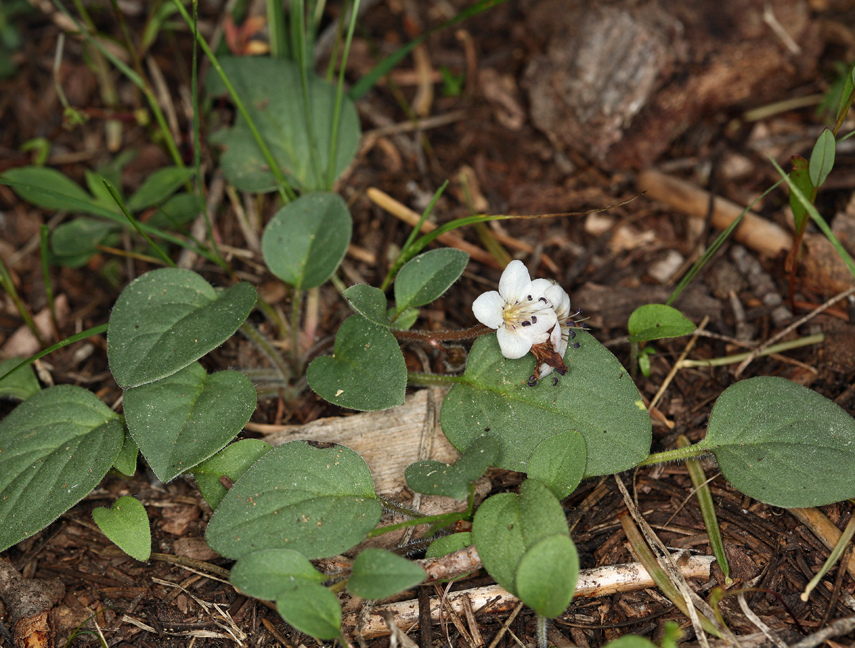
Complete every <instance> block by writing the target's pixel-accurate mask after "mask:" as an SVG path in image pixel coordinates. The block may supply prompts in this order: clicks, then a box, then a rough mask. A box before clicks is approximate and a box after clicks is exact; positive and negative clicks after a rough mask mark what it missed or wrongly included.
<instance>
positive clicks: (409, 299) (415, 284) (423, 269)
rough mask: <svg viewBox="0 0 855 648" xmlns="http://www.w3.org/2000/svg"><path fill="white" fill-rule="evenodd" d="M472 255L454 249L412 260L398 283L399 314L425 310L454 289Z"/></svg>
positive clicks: (441, 249) (396, 284)
mask: <svg viewBox="0 0 855 648" xmlns="http://www.w3.org/2000/svg"><path fill="white" fill-rule="evenodd" d="M468 262H469V255H468V254H466V253H465V252H461V251H460V250H455V249H454V248H440V249H439V250H431V251H430V252H425V253H424V254H420V255H419V256H417V257H415V258H414V259H410V260H409V261H408V262H407V263H406V264H405V265H404V267H403V268H401V270H400V272H398V276H397V278H396V279H395V302H396V309H397V312H399V313H400V312H403V311H404V310H406V309H408V308H413V307H418V306H424V305H425V304H429V303H431V302H432V301H434V300H435V299H438V298H439V297H440V296H442V294H443V293H444V292H445V291H446V290H448V289H449V287H451V284H453V283H454V282H455V281H457V280H458V279H459V278H460V275H461V274H463V269H464V268H465V267H466V264H467V263H468Z"/></svg>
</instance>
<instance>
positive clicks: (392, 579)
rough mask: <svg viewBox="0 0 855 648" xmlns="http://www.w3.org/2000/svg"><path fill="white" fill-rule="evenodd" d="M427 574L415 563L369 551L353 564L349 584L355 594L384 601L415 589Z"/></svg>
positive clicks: (383, 552)
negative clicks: (407, 590) (399, 593)
mask: <svg viewBox="0 0 855 648" xmlns="http://www.w3.org/2000/svg"><path fill="white" fill-rule="evenodd" d="M426 578H427V572H425V570H424V569H422V568H421V567H420V566H419V565H417V564H416V563H414V562H410V561H409V560H407V559H406V558H402V557H401V556H398V555H397V554H393V553H392V552H391V551H386V550H385V549H376V548H371V549H366V550H365V551H363V552H361V553H360V554H359V555H358V556H357V557H356V560H354V561H353V571H352V575H351V577H350V580H348V581H347V589H348V590H350V592H351V593H352V594H355V595H356V596H359V597H362V598H365V599H382V598H386V597H387V596H392V595H393V594H397V593H398V592H403V591H404V590H406V589H409V588H411V587H415V586H416V585H418V584H419V583H421V582H422V581H423V580H425V579H426Z"/></svg>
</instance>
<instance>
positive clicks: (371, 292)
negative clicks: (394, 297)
mask: <svg viewBox="0 0 855 648" xmlns="http://www.w3.org/2000/svg"><path fill="white" fill-rule="evenodd" d="M342 295H343V296H344V298H345V299H346V300H347V303H348V304H350V307H351V308H352V309H353V310H355V311H356V312H357V313H359V314H360V315H362V317H364V318H365V319H367V320H368V321H369V322H373V323H374V324H377V325H378V326H385V327H387V328H388V327H390V326H392V322H390V321H389V318H388V317H387V315H386V310H387V309H386V294H385V293H384V292H383V291H382V290H380V289H379V288H374V287H373V286H368V285H366V284H357V285H355V286H351V287H350V288H348V289H347V290H345V291H344V292H343V293H342Z"/></svg>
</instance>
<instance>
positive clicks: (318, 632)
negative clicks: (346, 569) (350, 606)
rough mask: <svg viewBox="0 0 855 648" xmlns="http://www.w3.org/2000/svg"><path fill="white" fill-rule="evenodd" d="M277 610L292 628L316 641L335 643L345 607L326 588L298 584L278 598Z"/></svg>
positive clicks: (310, 584) (316, 585) (302, 583)
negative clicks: (333, 641)
mask: <svg viewBox="0 0 855 648" xmlns="http://www.w3.org/2000/svg"><path fill="white" fill-rule="evenodd" d="M276 611H277V612H279V614H280V615H281V616H282V618H283V619H285V621H286V622H287V623H288V624H289V625H292V626H294V627H295V628H297V630H299V631H300V632H305V633H306V634H307V635H309V636H310V637H314V638H315V639H321V640H332V639H336V638H337V637H338V636H339V635H340V634H341V605H339V602H338V597H337V596H336V595H335V594H333V593H332V592H331V591H330V590H328V589H327V588H326V587H324V586H323V585H318V584H317V583H305V582H302V581H298V582H297V584H296V585H295V586H294V587H292V588H290V589H287V590H285V591H283V592H280V593H279V595H278V596H277V597H276Z"/></svg>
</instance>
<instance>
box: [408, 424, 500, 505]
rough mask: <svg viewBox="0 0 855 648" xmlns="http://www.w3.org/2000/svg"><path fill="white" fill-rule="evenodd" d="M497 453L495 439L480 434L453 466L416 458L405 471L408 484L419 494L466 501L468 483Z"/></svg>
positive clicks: (477, 476)
mask: <svg viewBox="0 0 855 648" xmlns="http://www.w3.org/2000/svg"><path fill="white" fill-rule="evenodd" d="M498 452H499V445H498V444H497V443H496V440H495V439H493V438H491V437H489V436H482V437H478V438H477V439H475V440H474V441H473V442H472V443H471V444H470V446H469V447H468V448H466V451H465V452H464V453H463V454H462V455H461V456H460V457H459V458H458V459H457V461H455V462H454V463H453V464H451V465H449V464H445V463H442V462H441V461H417V462H416V463H414V464H410V465H409V466H407V469H406V471H405V472H404V476H405V478H406V480H407V486H409V487H410V488H412V489H413V490H414V491H416V492H417V493H425V494H427V495H444V496H446V497H453V498H454V499H457V500H465V499H466V498H467V497H469V485H470V484H471V483H472V482H474V481H476V480H477V479H478V478H479V477H480V476H481V475H483V474H484V473H485V472H486V471H487V468H489V467H490V464H492V462H493V460H494V459H495V458H496V455H497V454H498Z"/></svg>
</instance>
